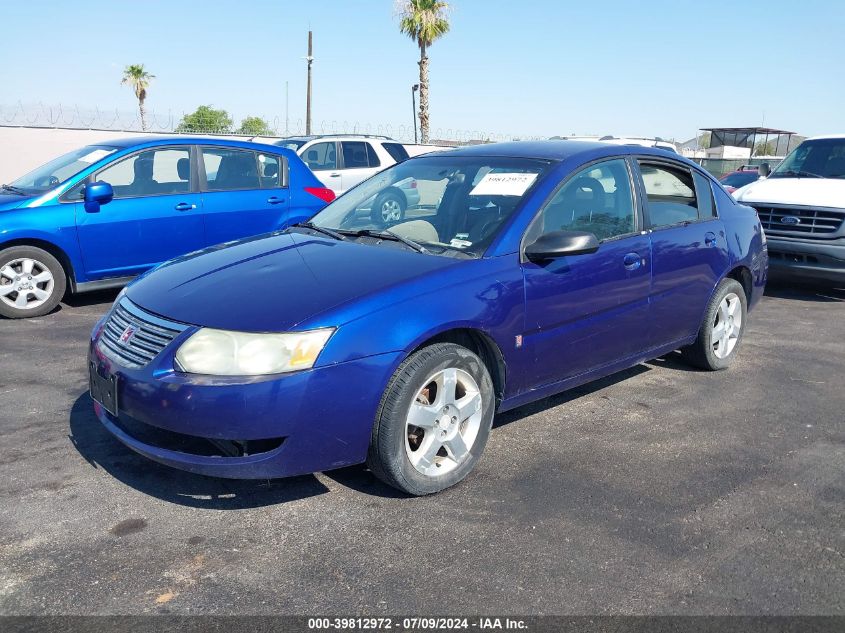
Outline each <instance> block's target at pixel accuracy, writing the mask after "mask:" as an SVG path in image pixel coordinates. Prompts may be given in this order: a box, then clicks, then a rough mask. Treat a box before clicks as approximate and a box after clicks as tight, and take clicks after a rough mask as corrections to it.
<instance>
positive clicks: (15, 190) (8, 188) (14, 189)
mask: <svg viewBox="0 0 845 633" xmlns="http://www.w3.org/2000/svg"><path fill="white" fill-rule="evenodd" d="M3 191H11V192H12V193H16V194H18V195H19V196H28V195H29V194H28V193H27V192H26V191H24V190H23V189H19V188H18V187H15V186H14V185H3Z"/></svg>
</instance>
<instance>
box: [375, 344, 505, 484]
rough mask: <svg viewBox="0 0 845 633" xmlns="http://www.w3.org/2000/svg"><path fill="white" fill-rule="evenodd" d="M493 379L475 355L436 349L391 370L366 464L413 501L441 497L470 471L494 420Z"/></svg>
mask: <svg viewBox="0 0 845 633" xmlns="http://www.w3.org/2000/svg"><path fill="white" fill-rule="evenodd" d="M494 409H495V395H494V390H493V381H492V379H491V378H490V372H489V371H488V370H487V367H486V366H485V365H484V363H483V362H482V360H481V359H480V358H479V357H478V356H477V355H476V354H474V353H473V352H471V351H470V350H468V349H466V348H465V347H461V346H460V345H455V344H452V343H436V344H434V345H430V346H428V347H425V348H423V349H421V350H419V351H417V352H414V353H413V354H411V356H409V357H408V358H407V359H406V360H405V361H404V362H403V363H402V364H401V365H400V366H399V368H398V369H397V370H396V373H394V375H393V377H392V378H391V380H390V383H388V386H387V389H386V390H385V392H384V395H383V396H382V400H381V404H380V405H379V410H378V413H377V415H376V421H375V424H374V426H373V433H372V437H371V439H370V449H369V454H368V456H367V465H368V466H369V468H370V470H371V471H372V472H373V474H374V475H375V476H376V477H378V478H379V479H381V480H382V481H384V482H385V483H387V484H389V485H391V486H393V487H394V488H398V489H399V490H402V491H403V492H406V493H408V494H412V495H428V494H432V493H435V492H439V491H441V490H443V489H445V488H448V487H450V486H454V485H455V484H456V483H458V482H459V481H461V480H462V479H464V478H465V477H466V476H467V475H468V474H469V473H470V471H472V469H473V468H474V467H475V465H476V463H477V462H478V459H479V457H480V456H481V453H482V452H483V450H484V446H485V445H486V444H487V438H488V437H489V435H490V427H491V426H492V423H493V415H494V413H495V410H494Z"/></svg>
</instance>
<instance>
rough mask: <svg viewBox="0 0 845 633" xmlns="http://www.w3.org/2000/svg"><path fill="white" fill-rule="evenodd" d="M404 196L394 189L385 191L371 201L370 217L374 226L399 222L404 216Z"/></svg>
mask: <svg viewBox="0 0 845 633" xmlns="http://www.w3.org/2000/svg"><path fill="white" fill-rule="evenodd" d="M406 206H407V204H406V202H405V198H404V197H403V196H402V194H400V193H398V192H396V191H385V192H384V193H383V194H381V195H380V196H379V197H378V198H376V200H375V202H374V203H373V210H372V212H371V214H370V216H371V217H370V219H371V220H372V221H373V223H374V224H376V226H385V225H387V224H395V223H396V222H401V221H402V220H403V219H404V218H405V207H406Z"/></svg>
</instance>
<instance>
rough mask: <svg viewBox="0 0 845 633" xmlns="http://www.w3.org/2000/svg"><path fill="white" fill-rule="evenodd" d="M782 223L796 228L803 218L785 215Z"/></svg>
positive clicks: (781, 220)
mask: <svg viewBox="0 0 845 633" xmlns="http://www.w3.org/2000/svg"><path fill="white" fill-rule="evenodd" d="M780 223H781V224H789V225H791V226H795V225H796V224H801V218H796V217H795V216H794V215H785V216H783V217H782V218H781V219H780Z"/></svg>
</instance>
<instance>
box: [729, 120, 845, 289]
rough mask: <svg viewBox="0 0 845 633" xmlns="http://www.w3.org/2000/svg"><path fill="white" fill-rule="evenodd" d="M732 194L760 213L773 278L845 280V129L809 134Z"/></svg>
mask: <svg viewBox="0 0 845 633" xmlns="http://www.w3.org/2000/svg"><path fill="white" fill-rule="evenodd" d="M733 196H734V198H736V199H737V200H738V201H739V202H741V203H742V204H746V205H748V206H751V207H754V208H755V209H756V210H757V214H758V215H759V216H760V222H761V223H762V225H763V229H764V230H765V232H766V237H767V238H768V246H769V275H770V277H772V278H777V277H781V278H784V277H786V278H797V279H807V280H815V281H824V282H834V283H843V282H845V134H838V135H830V136H815V137H812V138H808V139H807V140H805V141H804V142H803V143H801V144H800V145H799V146H798V147H796V148H795V149H794V150H793V151H792V152H791V153H790V154H789V156H787V157H786V158H785V159H784V161H783V162H782V163H781V164H780V165H778V166H777V168H775V170H774V171H772V173H771V174H769V176H768V177H767V178H763V179H761V180H758V181H756V182H753V183H751V184H749V185H745V186H744V187H741V188H740V189H737V190H736V191H734V192H733Z"/></svg>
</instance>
